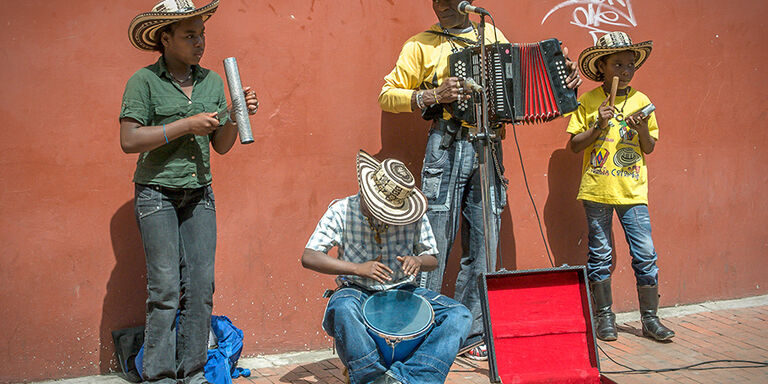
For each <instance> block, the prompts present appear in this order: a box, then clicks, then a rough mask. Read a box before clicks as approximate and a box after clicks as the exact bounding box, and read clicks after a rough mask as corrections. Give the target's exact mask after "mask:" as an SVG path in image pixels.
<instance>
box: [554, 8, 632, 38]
mask: <svg viewBox="0 0 768 384" xmlns="http://www.w3.org/2000/svg"><path fill="white" fill-rule="evenodd" d="M570 6H574V8H573V13H572V16H573V19H572V20H571V24H573V25H575V26H577V27H581V28H585V29H587V30H588V31H589V34H590V35H591V36H592V40H593V41H594V42H595V43H596V42H597V39H598V37H600V36H602V35H603V34H605V33H608V32H611V31H613V30H614V29H612V28H609V27H637V20H636V19H635V14H634V13H632V3H631V2H630V0H567V1H563V2H561V3H560V4H558V5H556V6H554V7H553V8H552V9H550V10H549V12H547V14H546V15H545V16H544V18H543V19H542V20H541V24H544V22H545V21H547V18H549V16H550V15H551V14H553V13H555V12H556V11H558V10H560V9H563V8H567V7H570Z"/></svg>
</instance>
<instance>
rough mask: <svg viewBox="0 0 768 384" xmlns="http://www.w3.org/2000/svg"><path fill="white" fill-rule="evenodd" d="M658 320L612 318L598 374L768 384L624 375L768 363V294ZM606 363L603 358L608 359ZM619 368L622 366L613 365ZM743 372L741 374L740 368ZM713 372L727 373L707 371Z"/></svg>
mask: <svg viewBox="0 0 768 384" xmlns="http://www.w3.org/2000/svg"><path fill="white" fill-rule="evenodd" d="M659 312H660V316H661V317H662V319H663V320H664V323H665V324H666V325H668V326H669V327H670V328H672V329H673V330H674V331H675V332H676V333H677V335H676V336H675V338H674V339H672V341H671V342H668V343H658V342H655V341H652V340H650V339H647V338H645V337H642V334H641V331H640V329H641V328H640V322H639V314H638V312H630V313H624V314H619V315H618V316H617V322H618V323H619V324H620V326H619V339H618V340H617V341H614V342H599V343H598V344H599V345H600V347H601V349H602V350H601V351H600V352H599V353H600V368H601V371H602V372H605V373H606V376H608V377H610V378H611V379H613V380H614V381H616V382H617V383H619V384H641V383H642V384H646V383H686V384H693V383H699V384H702V383H712V384H720V383H768V367H765V365H763V366H762V367H757V368H752V367H754V366H755V365H754V364H747V363H718V364H707V365H702V366H698V367H696V369H684V370H675V371H668V372H654V373H643V372H631V371H630V369H628V368H627V367H629V368H631V369H635V370H660V369H668V368H676V367H683V366H688V365H692V364H697V363H702V362H707V361H713V360H749V361H757V362H763V363H765V364H768V295H766V296H757V297H751V298H747V299H739V300H728V301H720V302H710V303H703V304H696V305H687V306H680V307H673V308H663V309H661V310H660V311H659ZM606 354H607V356H609V357H610V359H609V358H608V357H606ZM619 364H622V365H619ZM239 366H241V367H244V368H249V369H251V370H252V375H251V377H249V378H239V379H236V380H235V381H234V382H235V384H276V383H292V384H308V383H316V384H340V383H343V382H344V381H343V376H342V369H341V368H342V364H341V362H340V361H339V359H338V358H337V357H336V356H335V355H333V354H332V352H331V350H321V351H311V352H299V353H288V354H282V355H273V356H259V357H253V358H242V359H240V361H239ZM748 366H749V367H750V368H747V367H748ZM713 367H734V368H724V369H706V368H713ZM488 382H489V380H488V364H487V362H476V361H472V360H468V359H464V358H458V359H456V362H455V363H454V365H453V367H452V368H451V373H450V374H449V375H448V380H447V381H446V383H450V384H459V383H462V384H464V383H477V384H479V383H483V384H485V383H488ZM44 383H45V384H53V383H55V384H85V383H88V384H126V383H127V382H126V381H124V380H123V379H121V378H120V377H119V376H117V375H103V376H89V377H82V378H76V379H67V380H58V381H48V382H44Z"/></svg>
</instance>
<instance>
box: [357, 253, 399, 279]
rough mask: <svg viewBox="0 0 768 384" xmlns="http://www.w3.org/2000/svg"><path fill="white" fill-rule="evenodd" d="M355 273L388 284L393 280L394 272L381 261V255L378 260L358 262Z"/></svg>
mask: <svg viewBox="0 0 768 384" xmlns="http://www.w3.org/2000/svg"><path fill="white" fill-rule="evenodd" d="M354 273H355V275H357V276H360V277H367V278H369V279H373V280H376V281H378V282H379V283H382V284H386V283H387V281H390V280H392V273H393V272H392V270H391V269H389V267H387V266H386V265H384V264H382V263H381V256H379V257H378V258H376V260H371V261H366V262H365V263H360V264H357V266H356V267H355V271H354Z"/></svg>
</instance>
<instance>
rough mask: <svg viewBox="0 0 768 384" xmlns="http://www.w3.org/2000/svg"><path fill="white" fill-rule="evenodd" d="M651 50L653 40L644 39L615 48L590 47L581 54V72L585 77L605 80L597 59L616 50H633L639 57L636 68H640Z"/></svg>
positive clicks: (593, 79)
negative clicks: (599, 69) (598, 67)
mask: <svg viewBox="0 0 768 384" xmlns="http://www.w3.org/2000/svg"><path fill="white" fill-rule="evenodd" d="M651 50H653V41H643V42H642V43H637V44H632V45H627V46H624V47H615V48H607V47H589V48H587V49H585V50H584V51H583V52H581V54H580V55H579V68H580V69H581V74H582V75H584V77H586V78H588V79H590V80H592V81H603V78H602V77H603V76H602V73H600V72H599V71H598V69H597V61H598V60H599V59H600V58H601V57H603V56H607V55H611V54H614V53H616V52H622V51H633V52H635V53H637V58H636V59H635V69H639V68H640V67H641V66H642V65H643V63H645V61H646V60H648V56H650V55H651Z"/></svg>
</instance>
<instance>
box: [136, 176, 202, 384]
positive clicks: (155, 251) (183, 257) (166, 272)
mask: <svg viewBox="0 0 768 384" xmlns="http://www.w3.org/2000/svg"><path fill="white" fill-rule="evenodd" d="M135 210H136V220H137V221H138V224H139V231H140V232H141V239H142V242H143V243H144V254H145V256H146V263H147V292H148V294H149V295H148V298H147V318H146V329H145V334H144V335H145V336H144V346H145V350H144V371H143V374H144V379H145V381H146V382H159V383H177V382H183V383H190V384H198V383H203V382H205V377H204V372H203V367H204V366H205V363H206V361H207V350H208V335H209V329H210V326H211V310H212V308H213V289H214V287H213V276H214V253H215V250H216V207H215V201H214V197H213V191H212V189H211V187H210V186H206V187H202V188H196V189H169V188H163V187H159V186H155V185H141V184H136V205H135ZM177 311H178V312H179V321H178V330H177V329H176V327H177V325H176V322H175V318H176V312H177Z"/></svg>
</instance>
